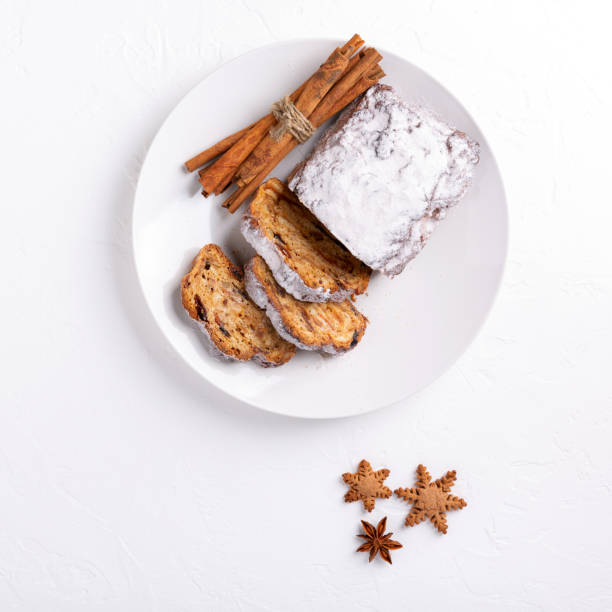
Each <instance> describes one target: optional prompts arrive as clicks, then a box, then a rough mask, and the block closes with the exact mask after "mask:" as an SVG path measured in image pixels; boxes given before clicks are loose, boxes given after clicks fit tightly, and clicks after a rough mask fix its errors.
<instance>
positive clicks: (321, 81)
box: [200, 34, 363, 197]
mask: <svg viewBox="0 0 612 612" xmlns="http://www.w3.org/2000/svg"><path fill="white" fill-rule="evenodd" d="M362 44H363V40H362V39H361V37H360V36H359V35H357V34H356V35H354V36H353V37H352V38H351V39H350V40H349V41H348V42H347V43H346V44H345V45H344V46H343V47H342V48H341V49H336V50H334V51H333V52H332V53H331V55H330V56H329V57H328V58H327V60H326V61H325V62H324V63H323V64H322V65H321V66H320V67H319V69H318V70H317V72H315V74H313V75H312V76H311V77H310V78H309V79H308V80H307V81H306V83H304V85H303V86H301V87H299V88H298V89H297V90H296V91H295V92H293V94H292V95H291V96H290V98H291V99H292V101H294V102H295V105H296V107H297V108H298V109H299V110H300V111H301V112H302V114H304V115H306V116H308V115H309V114H310V113H311V112H312V111H313V110H314V108H315V107H316V106H317V104H318V103H319V102H320V100H321V99H322V98H323V97H324V96H325V94H326V93H327V92H328V91H329V89H330V88H331V87H332V86H333V85H334V83H335V82H336V81H337V80H338V79H339V78H340V77H341V76H342V75H343V74H344V71H345V69H346V67H347V66H348V64H349V61H348V57H349V56H350V54H351V53H352V52H353V51H354V50H356V49H358V48H359V47H361V45H362ZM296 100H297V101H296ZM275 121H276V120H275V119H274V116H273V115H272V114H271V113H270V114H268V115H266V116H265V117H263V118H262V119H260V120H259V121H258V122H257V123H256V124H255V126H253V127H252V128H251V129H250V130H249V131H248V132H247V133H246V134H244V135H243V136H242V137H241V138H240V139H239V140H238V141H237V142H236V143H235V144H234V145H233V146H232V147H231V148H230V149H229V150H228V151H226V152H225V153H224V154H223V155H222V156H221V157H220V158H219V159H218V160H217V161H216V162H214V163H213V164H211V165H210V166H209V167H208V168H206V171H205V172H204V173H202V174H201V175H200V183H201V185H202V194H203V195H204V196H205V197H206V196H208V195H209V194H211V193H215V194H219V193H221V192H222V191H224V190H225V188H226V187H227V186H228V185H229V183H230V182H231V180H232V177H233V176H234V173H235V171H236V169H237V168H238V167H239V166H240V164H242V162H244V160H245V159H247V157H248V156H249V155H250V154H251V152H252V151H253V150H254V149H256V148H257V147H258V146H259V145H260V144H261V142H262V141H266V140H267V139H268V136H267V132H268V131H269V129H270V128H271V127H272V125H274V123H275ZM288 137H289V138H291V136H290V135H288ZM270 138H271V137H270Z"/></svg>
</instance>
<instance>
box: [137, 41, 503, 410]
mask: <svg viewBox="0 0 612 612" xmlns="http://www.w3.org/2000/svg"><path fill="white" fill-rule="evenodd" d="M300 42H329V43H330V45H334V44H338V43H339V42H341V39H339V38H331V37H297V38H288V39H284V40H278V41H274V42H271V43H268V44H265V45H260V46H258V47H254V48H252V49H248V50H246V51H244V52H242V53H240V54H238V55H236V56H235V57H233V58H231V59H229V60H227V61H225V62H223V63H222V64H220V65H219V66H217V67H216V68H214V69H213V70H210V71H209V72H207V73H206V75H205V76H204V77H203V78H202V79H200V81H198V82H197V83H196V84H195V85H194V86H193V87H191V88H190V89H189V90H188V91H187V92H186V93H185V94H184V95H183V96H182V97H181V98H180V100H179V101H178V102H177V103H176V104H175V105H174V106H173V107H172V109H171V110H170V112H169V113H168V114H167V115H166V117H165V119H164V120H163V121H162V122H161V123H160V125H159V127H158V128H157V130H156V132H155V135H154V137H153V138H152V139H151V142H150V143H149V145H148V147H147V151H146V153H145V155H144V157H143V161H142V164H141V166H140V169H139V172H138V180H137V182H136V189H135V190H134V197H133V199H132V214H131V215H130V222H131V224H132V228H131V232H130V237H131V249H130V250H131V254H132V263H133V265H134V269H135V271H136V278H137V283H138V287H139V289H140V293H141V295H142V298H143V299H144V302H145V304H146V307H147V309H148V311H149V314H150V315H151V316H152V318H153V320H154V321H155V325H156V327H157V329H158V331H159V332H160V333H161V335H162V336H163V337H164V338H165V339H166V341H167V342H168V343H169V345H170V346H171V347H172V349H173V351H174V352H175V353H176V354H177V355H179V357H180V358H181V360H182V362H183V363H185V364H187V366H189V368H190V369H191V370H192V371H193V372H195V373H196V374H197V375H198V378H200V379H202V380H204V381H206V383H208V384H210V385H211V386H212V387H214V388H215V389H217V390H218V391H220V392H221V393H223V394H224V395H226V396H227V397H230V398H232V399H234V400H236V401H239V402H242V403H243V404H246V405H248V406H251V407H253V408H258V409H260V410H263V411H265V412H267V413H270V414H277V415H282V416H285V417H288V418H295V419H305V420H317V421H318V420H335V419H345V418H355V417H360V416H364V415H367V414H370V413H372V412H375V411H377V410H383V409H387V408H390V407H392V406H395V405H397V404H399V403H401V402H404V401H406V400H407V399H408V398H410V397H413V396H415V395H418V394H419V393H421V392H422V391H424V390H425V389H427V388H428V387H429V386H430V385H432V384H433V383H434V382H435V381H437V380H439V379H440V378H442V376H444V375H445V374H446V373H447V372H448V371H449V370H450V369H451V367H452V366H453V365H454V364H455V363H457V361H459V359H460V358H461V357H462V356H463V355H464V354H465V353H466V352H467V351H468V349H469V348H470V347H471V346H472V344H473V343H474V341H475V340H476V338H477V337H478V336H479V335H480V333H481V332H482V329H483V327H484V325H485V324H486V323H487V321H488V320H489V317H490V316H491V312H492V310H493V307H494V306H495V304H496V302H497V300H498V298H499V293H500V290H501V286H502V284H503V282H504V279H505V276H506V269H507V263H508V252H509V245H510V215H509V208H508V196H507V193H506V187H505V183H504V179H503V175H502V173H501V170H500V167H499V164H498V163H497V157H496V156H495V153H494V151H493V149H492V147H491V146H490V144H489V140H488V139H487V137H486V134H485V132H484V131H483V129H482V127H481V125H480V123H478V122H477V121H476V120H475V119H474V116H473V115H472V113H471V112H470V110H469V109H468V108H467V107H466V106H465V104H464V103H463V102H462V101H461V100H459V99H458V98H457V97H456V96H455V95H454V94H453V93H452V92H451V91H450V90H449V89H448V88H447V87H446V86H445V85H443V84H442V83H441V82H440V81H439V80H438V79H437V78H436V77H434V76H432V74H431V73H430V72H428V71H426V70H424V69H423V68H421V67H420V66H419V65H418V64H415V63H413V62H411V61H410V60H407V59H405V58H404V57H402V56H401V55H399V54H397V53H394V52H392V51H387V50H386V49H385V48H384V47H382V46H379V45H376V48H378V49H379V50H380V51H381V53H382V54H383V56H388V57H393V58H394V59H396V60H400V61H402V62H406V63H408V64H410V65H411V66H412V67H413V68H415V69H417V70H418V71H420V72H422V73H424V74H425V75H426V76H427V77H428V78H430V79H431V80H432V81H434V82H435V84H436V85H437V86H438V87H440V88H441V89H442V90H443V91H444V92H445V93H446V94H448V95H449V96H450V97H451V98H452V99H453V100H456V101H457V102H458V103H459V105H460V106H461V108H462V109H463V110H464V111H465V113H466V114H467V115H468V117H469V118H470V119H471V120H472V122H473V123H474V124H475V125H476V126H478V129H479V131H480V133H481V135H482V138H481V140H482V141H483V143H484V144H486V147H487V149H488V151H489V152H490V156H491V162H492V164H493V167H494V169H495V170H496V171H497V174H498V176H499V181H500V187H501V194H502V196H503V198H502V199H503V207H502V208H503V220H504V230H505V231H504V236H503V238H504V245H503V258H502V261H501V269H500V273H499V277H498V279H497V282H496V285H495V287H494V290H493V292H492V296H491V299H490V303H489V305H488V307H487V309H486V311H485V312H484V314H483V317H482V320H481V321H480V323H479V324H478V326H477V327H476V329H475V330H474V333H473V335H472V337H471V338H470V340H469V341H468V342H467V343H466V344H465V346H464V347H463V349H462V350H461V351H459V352H458V354H457V355H455V356H453V357H451V358H450V359H448V360H447V362H446V363H444V364H443V365H442V366H441V368H440V369H439V371H438V373H437V374H436V375H435V376H433V377H432V378H431V379H430V380H428V381H426V382H424V383H423V384H421V385H418V386H417V388H416V389H413V390H412V391H410V392H407V393H406V394H404V395H402V396H401V397H399V398H398V399H397V400H395V401H394V402H391V403H388V404H383V405H380V406H376V407H374V408H371V409H369V410H364V411H362V412H355V413H352V414H339V415H337V414H332V415H318V414H315V415H312V416H309V415H305V414H288V413H286V412H281V411H279V410H275V409H273V408H271V407H269V406H266V405H265V403H261V402H257V401H255V400H254V399H252V398H244V397H241V396H239V395H236V394H234V393H230V392H229V391H227V390H226V389H224V388H223V387H221V386H220V385H219V384H218V383H217V382H216V381H215V380H214V379H211V378H208V377H206V376H204V375H203V374H202V373H201V372H200V371H199V370H198V369H197V368H196V366H195V365H194V364H192V363H191V362H190V361H189V360H188V359H187V357H186V356H185V355H183V353H182V352H181V351H180V350H179V349H178V347H177V346H176V345H175V343H174V342H173V341H172V340H171V339H170V338H169V337H168V336H167V335H166V333H165V332H164V329H163V327H162V325H161V322H160V321H159V319H158V317H157V315H156V313H155V311H154V310H153V307H152V305H151V303H150V301H149V297H148V296H147V293H146V291H145V288H144V284H143V279H142V274H141V271H140V268H139V265H138V255H137V251H136V211H137V202H138V199H139V198H138V194H139V191H140V189H141V184H142V174H143V169H144V168H145V166H146V164H147V161H148V159H149V156H150V153H151V149H152V148H153V146H154V145H155V143H156V141H157V139H158V137H159V134H160V133H161V132H162V130H163V128H164V127H165V126H166V124H167V123H168V122H169V121H170V119H171V118H172V116H173V115H174V113H175V112H176V111H177V110H178V108H179V107H180V106H181V104H182V103H183V102H184V101H185V99H186V98H188V97H189V96H190V95H191V94H192V93H193V92H194V91H195V90H196V89H197V88H198V87H200V86H201V85H202V83H203V82H205V81H206V80H207V79H209V78H210V77H211V76H212V75H213V74H215V73H217V72H219V71H221V70H223V69H224V68H225V67H226V66H228V65H229V64H231V63H233V62H237V61H239V60H240V59H242V58H243V57H245V56H247V55H249V54H251V53H255V52H257V51H261V50H262V49H267V48H273V47H279V46H284V45H289V44H294V43H300Z"/></svg>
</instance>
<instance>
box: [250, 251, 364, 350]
mask: <svg viewBox="0 0 612 612" xmlns="http://www.w3.org/2000/svg"><path fill="white" fill-rule="evenodd" d="M244 272H245V286H246V289H247V292H248V294H249V296H250V297H251V299H252V300H253V301H254V302H255V303H256V304H257V305H258V306H259V307H260V308H262V309H265V311H266V314H267V315H268V317H269V318H270V321H271V322H272V325H273V326H274V328H275V329H276V331H277V332H278V333H279V335H280V336H282V337H283V338H284V339H285V340H288V341H289V342H291V343H293V344H295V345H296V346H297V347H298V348H301V349H304V350H306V351H322V352H325V353H331V354H336V355H337V354H341V353H345V352H346V351H349V350H351V349H353V348H355V346H357V344H358V343H359V341H360V340H361V338H362V337H363V334H364V332H365V329H366V325H367V323H368V320H367V318H366V317H365V316H364V315H363V314H361V313H360V312H359V311H358V310H357V309H356V308H355V307H354V306H353V304H352V303H351V301H350V300H345V301H344V302H301V301H299V300H296V299H295V298H294V297H293V296H292V295H290V294H289V293H287V292H286V291H285V290H284V289H283V288H282V287H281V286H280V285H279V284H278V283H277V282H276V281H275V280H274V276H272V272H271V271H270V268H269V267H268V266H267V265H266V262H265V261H264V260H263V258H262V257H260V256H259V255H256V256H255V257H253V259H251V261H250V262H249V263H248V264H247V265H246V266H245V270H244Z"/></svg>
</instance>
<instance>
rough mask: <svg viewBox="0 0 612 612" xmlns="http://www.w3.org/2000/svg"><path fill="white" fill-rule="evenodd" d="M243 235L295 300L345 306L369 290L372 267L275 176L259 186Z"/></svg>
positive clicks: (243, 225) (248, 213)
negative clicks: (334, 235)
mask: <svg viewBox="0 0 612 612" xmlns="http://www.w3.org/2000/svg"><path fill="white" fill-rule="evenodd" d="M241 231H242V234H243V236H244V237H245V239H246V240H247V242H249V244H250V245H251V246H252V247H253V248H254V249H255V250H256V251H257V254H258V255H260V256H261V257H263V258H264V260H265V261H266V263H267V264H268V267H269V268H270V270H271V271H272V274H273V275H274V278H275V280H276V282H277V283H278V284H279V285H281V287H283V289H285V291H288V292H289V293H290V294H291V295H293V297H295V298H296V299H298V300H301V301H307V302H328V301H332V302H343V301H344V300H346V299H347V298H349V297H351V296H353V295H358V294H361V293H363V292H364V291H365V290H366V289H367V287H368V283H369V279H370V274H371V270H370V268H368V266H366V265H365V264H364V263H362V262H361V261H359V260H358V259H357V258H356V257H354V256H353V255H352V254H351V253H350V252H349V251H348V250H347V249H346V247H345V246H344V245H343V244H341V243H340V242H339V241H338V240H336V238H334V237H333V236H332V235H331V234H330V233H329V232H328V231H327V229H326V228H325V227H324V226H323V225H322V224H321V223H320V222H319V221H318V219H317V218H316V217H315V216H314V215H313V214H312V213H311V212H310V211H309V210H308V209H307V208H305V207H304V206H302V205H301V204H300V202H299V201H298V199H297V198H296V197H295V195H294V194H293V193H292V192H291V191H290V190H289V189H288V188H287V186H286V185H284V184H283V183H282V182H281V181H280V180H278V179H277V178H271V179H268V180H267V181H266V182H265V183H263V184H262V185H261V186H260V187H259V189H258V191H257V194H256V196H255V198H254V199H253V201H252V202H251V204H250V206H249V209H248V212H247V213H246V214H245V216H244V217H243V221H242V225H241Z"/></svg>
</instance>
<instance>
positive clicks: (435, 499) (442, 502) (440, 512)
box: [395, 465, 467, 533]
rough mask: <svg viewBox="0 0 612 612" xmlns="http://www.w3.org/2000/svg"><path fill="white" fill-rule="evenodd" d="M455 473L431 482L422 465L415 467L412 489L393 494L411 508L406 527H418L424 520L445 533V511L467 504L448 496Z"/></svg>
mask: <svg viewBox="0 0 612 612" xmlns="http://www.w3.org/2000/svg"><path fill="white" fill-rule="evenodd" d="M456 479H457V472H455V470H452V471H451V472H446V474H445V475H444V476H442V478H438V480H434V482H431V476H430V475H429V472H428V471H427V468H426V467H425V466H424V465H419V466H418V467H417V482H416V486H415V487H414V488H413V489H402V488H400V489H395V494H396V495H397V496H398V497H401V498H402V499H404V500H405V501H407V502H408V503H409V504H412V508H411V509H410V512H409V513H408V516H407V517H406V525H408V526H409V527H412V526H413V525H418V524H419V523H420V522H421V521H424V520H425V519H426V518H429V520H430V521H431V522H432V523H433V524H434V527H435V528H436V529H437V530H438V531H439V532H441V533H446V530H447V523H446V512H447V510H460V509H461V508H465V506H467V502H466V501H465V500H464V499H461V498H460V497H456V496H454V495H451V494H450V490H451V487H452V486H453V485H454V484H455V480H456Z"/></svg>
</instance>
